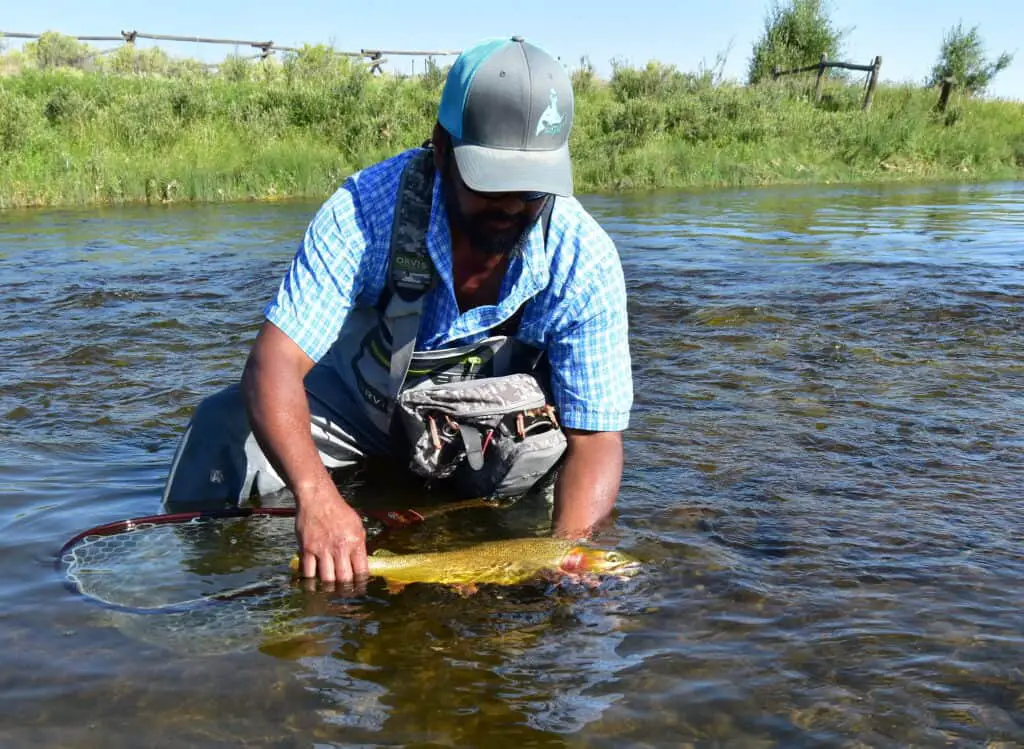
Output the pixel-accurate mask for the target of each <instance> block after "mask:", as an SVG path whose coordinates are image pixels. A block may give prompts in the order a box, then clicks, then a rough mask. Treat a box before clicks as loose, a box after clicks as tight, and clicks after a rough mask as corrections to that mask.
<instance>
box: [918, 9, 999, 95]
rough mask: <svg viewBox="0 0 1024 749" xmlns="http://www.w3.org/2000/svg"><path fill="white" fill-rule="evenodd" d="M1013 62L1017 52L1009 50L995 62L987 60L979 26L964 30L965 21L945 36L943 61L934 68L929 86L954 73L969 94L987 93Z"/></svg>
mask: <svg viewBox="0 0 1024 749" xmlns="http://www.w3.org/2000/svg"><path fill="white" fill-rule="evenodd" d="M1011 62H1013V55H1011V54H1009V53H1008V52H1003V53H1002V54H1001V55H999V57H998V58H996V60H995V61H992V60H988V59H986V58H985V49H984V44H983V43H982V39H981V35H980V34H979V33H978V27H977V26H975V27H973V28H972V29H971V30H970V31H964V28H963V24H962V23H958V24H957V25H956V26H955V27H953V28H951V29H950V30H949V31H948V32H946V35H945V37H943V40H942V46H941V47H940V48H939V60H938V62H937V63H935V67H933V68H932V72H931V77H930V78H929V79H928V85H930V86H935V85H938V84H939V83H941V82H942V80H943V79H944V78H946V77H947V76H951V77H953V78H954V79H955V80H956V82H957V85H959V86H961V87H962V88H963V90H964V91H966V92H967V93H968V94H980V93H984V91H985V89H986V88H988V85H989V84H990V83H991V82H992V79H993V78H995V77H996V74H998V73H999V72H1000V71H1002V70H1005V69H1006V68H1008V67H1010V63H1011Z"/></svg>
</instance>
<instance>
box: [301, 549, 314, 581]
mask: <svg viewBox="0 0 1024 749" xmlns="http://www.w3.org/2000/svg"><path fill="white" fill-rule="evenodd" d="M302 576H303V577H316V556H315V555H314V554H313V553H312V552H309V551H304V552H302Z"/></svg>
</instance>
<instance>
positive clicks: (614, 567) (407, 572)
mask: <svg viewBox="0 0 1024 749" xmlns="http://www.w3.org/2000/svg"><path fill="white" fill-rule="evenodd" d="M367 563H368V566H369V572H370V575H371V576H376V577H383V578H384V579H385V580H387V581H388V582H389V583H393V584H398V585H407V584H409V583H441V584H447V585H473V584H475V583H492V584H499V585H515V584H518V583H523V582H526V581H528V580H531V579H533V578H536V577H539V576H541V575H543V574H545V573H559V572H561V573H565V574H569V575H614V576H620V577H625V576H629V575H632V574H634V573H635V572H636V570H637V569H638V567H639V562H638V561H637V560H636V559H634V558H632V557H630V556H629V555H627V554H623V553H622V552H618V551H611V550H604V549H595V548H592V547H589V546H585V545H582V544H580V543H578V542H576V541H569V540H563V539H558V538H551V537H537V538H517V539H508V540H502V541H488V542H485V543H480V544H476V545H473V546H469V547H466V548H462V549H455V550H452V551H434V552H423V553H414V554H392V553H390V552H387V551H383V550H378V551H377V552H375V553H374V554H371V555H370V556H369V557H368V558H367ZM291 567H292V570H293V571H298V569H299V558H298V556H295V557H293V559H292V563H291Z"/></svg>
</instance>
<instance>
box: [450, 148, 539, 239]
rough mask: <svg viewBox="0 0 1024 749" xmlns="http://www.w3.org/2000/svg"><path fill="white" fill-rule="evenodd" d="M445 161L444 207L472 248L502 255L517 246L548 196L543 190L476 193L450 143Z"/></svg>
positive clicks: (534, 220) (531, 225)
mask: <svg viewBox="0 0 1024 749" xmlns="http://www.w3.org/2000/svg"><path fill="white" fill-rule="evenodd" d="M444 162H445V163H444V169H443V172H442V188H443V191H444V201H445V209H446V211H447V212H448V216H449V218H450V219H451V221H452V222H453V223H454V224H455V225H456V226H458V228H459V231H461V232H462V233H463V234H464V235H465V236H466V237H467V238H468V239H469V242H470V244H471V245H472V247H473V248H474V249H476V250H478V251H479V252H483V253H485V254H488V255H502V254H505V253H509V252H512V251H513V250H515V249H517V248H518V246H519V243H520V242H521V241H523V240H524V239H525V237H526V235H527V233H528V232H529V231H530V229H531V228H533V224H534V223H535V222H536V221H537V217H538V216H539V215H540V212H541V210H542V209H543V207H544V198H545V197H547V196H546V195H544V194H543V193H481V192H476V191H475V190H472V189H470V188H469V186H468V185H466V183H465V182H463V181H462V177H461V176H460V175H459V168H458V164H456V162H455V157H454V154H453V152H452V150H451V147H450V146H449V147H448V148H447V149H446V153H445V160H444Z"/></svg>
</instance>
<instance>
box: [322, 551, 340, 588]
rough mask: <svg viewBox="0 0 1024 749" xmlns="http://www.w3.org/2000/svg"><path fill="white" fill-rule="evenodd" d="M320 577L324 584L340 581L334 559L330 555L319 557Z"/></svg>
mask: <svg viewBox="0 0 1024 749" xmlns="http://www.w3.org/2000/svg"><path fill="white" fill-rule="evenodd" d="M318 561H319V565H320V567H319V569H318V570H317V572H318V576H319V578H320V580H321V581H322V582H325V583H332V582H334V581H335V580H337V579H338V571H337V569H335V566H334V558H333V557H332V556H331V555H330V554H327V553H325V554H323V555H322V556H320V557H319V560H318Z"/></svg>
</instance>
